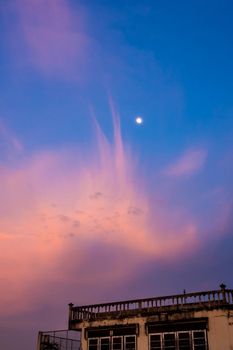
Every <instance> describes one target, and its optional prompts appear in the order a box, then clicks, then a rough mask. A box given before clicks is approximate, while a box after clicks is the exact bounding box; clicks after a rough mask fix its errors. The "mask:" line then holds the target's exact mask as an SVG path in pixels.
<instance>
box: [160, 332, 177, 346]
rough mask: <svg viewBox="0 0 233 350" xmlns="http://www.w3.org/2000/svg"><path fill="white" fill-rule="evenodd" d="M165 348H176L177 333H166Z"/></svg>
mask: <svg viewBox="0 0 233 350" xmlns="http://www.w3.org/2000/svg"><path fill="white" fill-rule="evenodd" d="M163 345H164V350H176V337H175V333H165V334H164V335H163Z"/></svg>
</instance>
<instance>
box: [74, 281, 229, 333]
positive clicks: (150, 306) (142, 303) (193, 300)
mask: <svg viewBox="0 0 233 350" xmlns="http://www.w3.org/2000/svg"><path fill="white" fill-rule="evenodd" d="M226 307H227V308H231V309H233V289H226V286H225V285H224V284H221V285H220V289H219V290H209V291H203V292H194V293H186V292H185V290H184V292H183V293H182V294H176V295H168V296H161V297H154V298H146V299H134V300H124V301H117V302H110V303H102V304H92V305H83V306H74V305H73V304H72V303H71V304H69V328H70V329H72V328H73V327H72V325H74V324H77V323H80V322H83V321H95V320H103V319H118V318H127V317H134V316H149V315H151V314H156V313H162V312H177V311H181V312H182V311H191V310H195V311H197V310H203V309H218V308H226Z"/></svg>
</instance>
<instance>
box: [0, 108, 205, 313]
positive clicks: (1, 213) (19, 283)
mask: <svg viewBox="0 0 233 350" xmlns="http://www.w3.org/2000/svg"><path fill="white" fill-rule="evenodd" d="M113 114H114V118H115V119H114V135H115V136H114V137H115V138H114V142H113V143H111V142H109V141H108V140H107V139H106V137H105V136H104V135H103V133H102V131H101V129H100V127H99V126H98V124H97V123H96V132H97V140H98V146H97V147H95V149H92V151H90V153H89V155H86V156H85V157H82V158H79V156H78V155H79V154H82V152H80V150H79V151H77V150H74V149H67V150H60V151H59V150H58V151H53V152H51V151H44V152H42V153H36V154H33V155H32V156H31V157H28V156H27V157H25V158H23V159H22V161H21V163H20V165H18V166H17V167H16V166H14V167H12V166H11V165H10V163H9V164H8V166H5V167H4V171H2V172H0V183H1V187H0V197H1V202H0V239H1V246H2V254H1V256H0V274H1V276H2V280H3V281H4V283H3V284H2V285H1V287H0V297H1V300H3V301H4V304H3V305H5V307H4V312H15V311H16V305H17V308H26V309H27V308H28V307H30V302H29V300H30V298H31V295H33V299H34V300H35V295H36V296H37V298H42V297H43V298H46V299H48V300H50V299H51V296H50V294H49V292H48V288H47V286H48V284H50V283H54V284H56V285H62V284H64V283H66V285H72V284H77V283H81V284H82V285H84V284H85V283H87V284H89V285H90V286H91V285H92V286H93V285H94V284H95V281H96V280H99V279H100V278H101V279H102V280H101V281H102V287H104V286H106V285H109V284H111V283H116V280H117V279H119V280H121V281H124V279H127V278H128V276H129V275H132V274H133V273H137V272H136V271H137V270H136V268H137V266H138V264H140V263H141V262H143V261H145V260H148V259H149V260H154V259H164V258H166V259H175V258H176V257H177V256H180V254H181V253H182V251H185V252H187V251H188V250H189V249H193V248H194V247H195V246H196V245H197V244H198V237H197V228H196V226H195V224H194V223H192V222H188V221H187V220H185V219H184V220H183V222H182V225H181V226H179V227H178V229H176V228H170V229H169V230H166V225H160V223H159V222H158V221H156V219H155V218H156V215H155V214H156V213H154V212H151V209H150V207H149V202H148V199H147V195H146V191H145V190H144V189H143V188H142V186H138V185H137V184H138V178H140V171H139V170H138V168H137V165H136V164H135V162H134V161H133V158H132V156H131V154H130V153H129V152H127V151H126V150H125V146H124V143H123V140H122V137H121V131H120V123H119V119H118V117H117V113H115V112H114V111H113ZM152 219H153V220H152ZM8 238H9V239H8ZM93 264H94V266H93ZM103 265H104V266H105V273H104V275H103V274H102V273H101V275H103V276H102V277H100V271H101V269H102V268H103ZM77 275H78V276H79V278H78V281H74V278H76V277H74V276H77ZM33 288H34V289H35V291H34V292H33V293H32V289H33ZM34 289H33V290H34ZM71 289H73V288H71ZM16 290H17V293H15V291H16ZM80 297H81V296H80ZM24 301H25V302H24Z"/></svg>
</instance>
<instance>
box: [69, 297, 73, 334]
mask: <svg viewBox="0 0 233 350" xmlns="http://www.w3.org/2000/svg"><path fill="white" fill-rule="evenodd" d="M68 305H69V319H68V329H71V321H72V320H73V306H74V304H73V303H69V304H68Z"/></svg>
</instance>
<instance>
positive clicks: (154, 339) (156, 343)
mask: <svg viewBox="0 0 233 350" xmlns="http://www.w3.org/2000/svg"><path fill="white" fill-rule="evenodd" d="M161 338H162V335H161V334H151V336H150V349H151V350H160V349H161V346H162V344H161Z"/></svg>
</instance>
